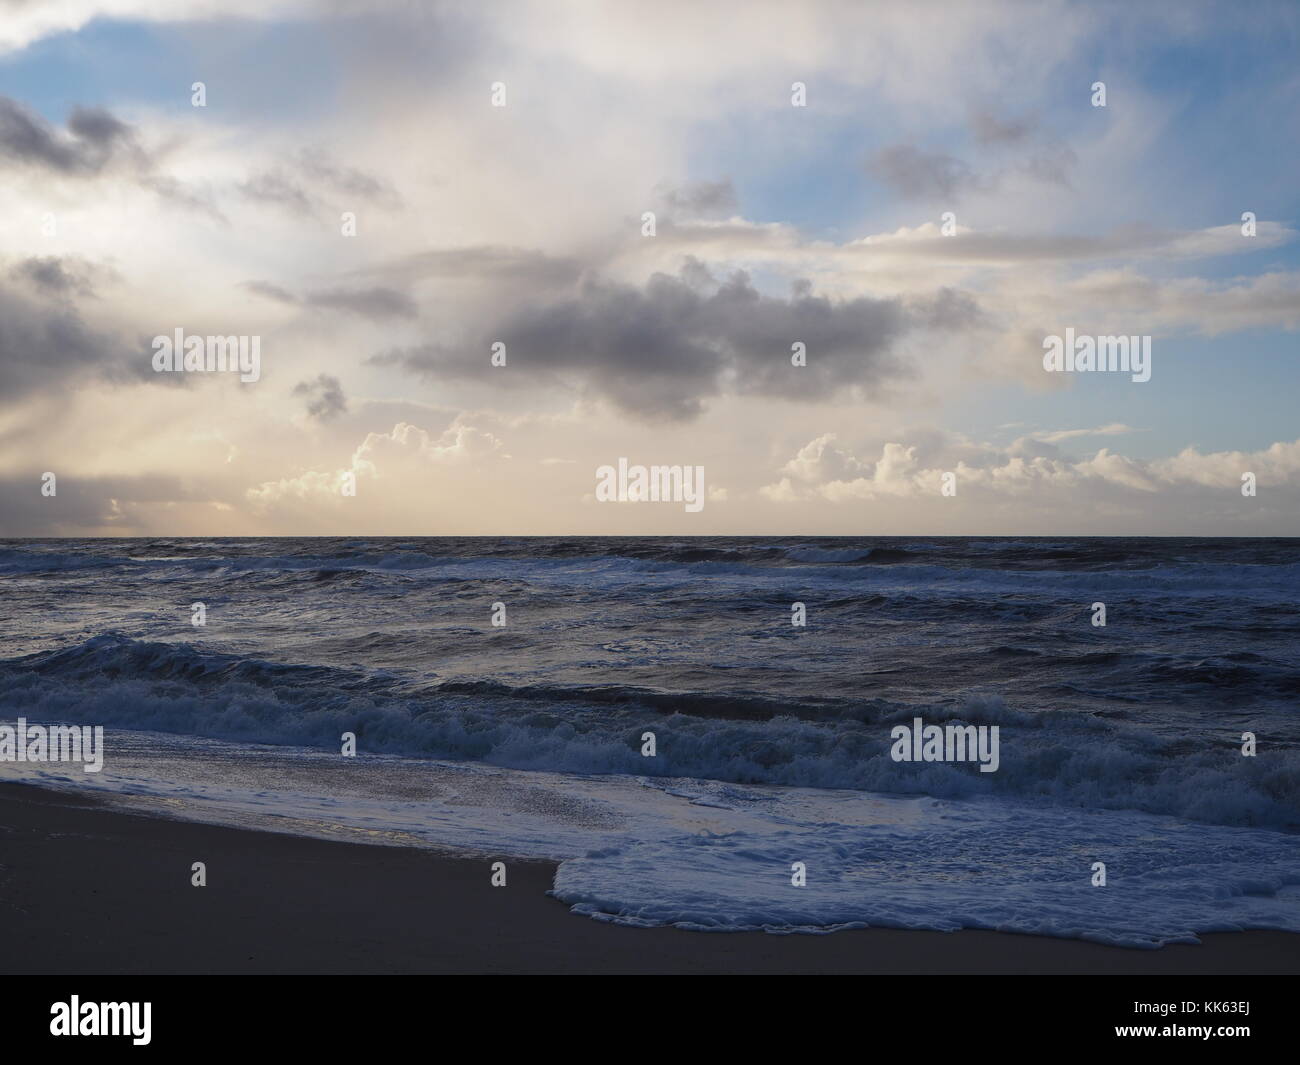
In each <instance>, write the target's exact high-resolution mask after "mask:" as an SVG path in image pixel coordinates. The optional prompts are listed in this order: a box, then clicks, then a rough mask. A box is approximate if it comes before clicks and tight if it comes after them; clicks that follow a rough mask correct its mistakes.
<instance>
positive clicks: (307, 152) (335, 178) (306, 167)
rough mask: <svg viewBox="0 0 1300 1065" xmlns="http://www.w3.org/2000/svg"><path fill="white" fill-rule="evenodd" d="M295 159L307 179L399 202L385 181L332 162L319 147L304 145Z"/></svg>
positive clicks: (342, 191)
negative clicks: (305, 146) (306, 146)
mask: <svg viewBox="0 0 1300 1065" xmlns="http://www.w3.org/2000/svg"><path fill="white" fill-rule="evenodd" d="M295 161H296V163H297V166H298V169H299V171H300V172H301V173H302V174H303V175H304V176H305V177H306V178H308V179H309V180H310V181H312V182H314V183H316V184H319V185H324V186H326V187H327V188H330V189H332V190H333V191H334V192H337V193H339V194H341V195H344V196H352V197H356V198H357V199H361V200H365V201H367V202H371V203H378V204H380V205H383V206H388V207H399V206H401V203H402V198H401V197H400V196H398V195H397V193H396V192H395V191H394V190H393V189H392V188H391V187H390V186H389V185H388V184H387V183H386V182H384V181H381V180H380V179H379V178H377V177H375V176H374V175H373V174H368V173H366V172H365V171H364V170H358V169H357V168H355V167H351V166H345V165H343V164H340V163H337V162H335V161H334V159H333V158H332V157H331V156H330V155H329V154H328V153H327V152H326V151H325V150H324V149H322V148H304V149H302V150H301V151H300V152H299V153H298V155H297V156H296V159H295Z"/></svg>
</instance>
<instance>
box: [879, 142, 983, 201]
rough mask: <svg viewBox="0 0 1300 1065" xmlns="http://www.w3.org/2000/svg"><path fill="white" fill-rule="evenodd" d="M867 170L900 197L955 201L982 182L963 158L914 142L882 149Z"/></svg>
mask: <svg viewBox="0 0 1300 1065" xmlns="http://www.w3.org/2000/svg"><path fill="white" fill-rule="evenodd" d="M867 169H868V170H869V171H870V172H871V173H872V174H873V175H874V176H875V177H877V178H879V179H880V180H881V181H883V182H884V183H885V184H886V185H888V186H889V187H890V188H891V189H893V190H894V191H895V192H897V193H898V194H899V195H900V196H906V197H908V198H911V199H922V198H926V197H930V198H940V199H945V200H953V199H956V198H958V197H959V196H961V195H962V194H963V193H965V192H967V191H969V190H971V189H975V188H979V187H980V184H981V183H980V180H979V178H978V177H977V175H976V174H975V172H974V171H973V170H971V168H970V167H969V166H967V165H966V164H965V163H964V162H962V161H961V160H960V159H957V158H955V157H954V156H951V155H945V154H943V153H942V152H927V151H923V150H922V149H920V148H917V147H915V146H914V145H911V144H895V145H893V146H892V147H889V148H884V149H881V150H880V151H879V152H877V153H876V154H875V155H873V156H872V157H871V159H870V160H869V161H868V164H867Z"/></svg>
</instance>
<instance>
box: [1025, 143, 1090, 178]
mask: <svg viewBox="0 0 1300 1065" xmlns="http://www.w3.org/2000/svg"><path fill="white" fill-rule="evenodd" d="M1078 161H1079V157H1078V156H1077V155H1075V154H1074V152H1073V151H1072V150H1071V149H1069V148H1067V147H1065V146H1064V145H1058V146H1055V147H1050V148H1042V149H1040V150H1038V151H1036V152H1034V154H1033V155H1031V156H1030V157H1029V158H1028V159H1026V160H1025V161H1024V162H1023V163H1022V164H1021V167H1020V168H1021V170H1022V171H1024V173H1026V174H1028V175H1029V176H1030V177H1032V178H1035V179H1036V180H1038V181H1044V182H1048V183H1049V184H1053V185H1063V186H1065V187H1066V188H1070V170H1071V169H1073V167H1074V164H1075V163H1077V162H1078Z"/></svg>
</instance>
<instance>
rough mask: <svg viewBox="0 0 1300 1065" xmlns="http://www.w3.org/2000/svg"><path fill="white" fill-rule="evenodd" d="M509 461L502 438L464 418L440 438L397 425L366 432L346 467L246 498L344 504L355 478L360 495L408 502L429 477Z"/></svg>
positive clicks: (270, 485)
mask: <svg viewBox="0 0 1300 1065" xmlns="http://www.w3.org/2000/svg"><path fill="white" fill-rule="evenodd" d="M509 458H510V455H509V454H507V453H506V450H505V445H504V444H503V443H502V442H501V440H500V439H499V438H498V437H496V436H495V435H493V434H492V433H490V432H487V431H485V430H482V429H478V428H475V427H474V426H472V425H469V424H468V423H467V422H465V421H463V420H462V419H460V418H457V419H456V420H455V421H453V422H452V424H451V425H450V426H448V427H447V429H445V430H444V431H443V432H442V433H441V434H439V435H438V436H433V435H432V434H430V433H429V432H427V431H426V430H424V429H421V428H419V427H418V426H415V425H411V424H410V423H409V422H398V423H397V424H396V425H395V426H393V428H392V431H391V432H387V433H368V434H366V438H365V439H364V440H363V441H362V442H361V443H360V444H359V445H358V446H357V448H356V450H355V451H354V452H353V453H352V461H351V462H350V463H349V464H348V466H346V467H344V468H342V469H338V470H307V471H305V472H303V473H301V474H299V475H297V476H296V477H283V478H280V479H279V480H277V481H264V482H263V483H261V484H260V485H257V486H256V487H254V488H250V489H248V491H247V492H246V493H245V496H246V498H247V500H248V501H249V503H251V504H252V505H253V507H254V508H255V509H258V510H265V509H267V508H269V507H274V506H276V505H279V504H282V503H286V502H298V503H302V502H307V503H317V504H318V503H327V504H331V505H334V504H340V503H342V502H343V501H344V500H346V499H347V498H349V497H347V496H344V495H343V491H342V489H343V486H344V485H345V483H347V481H348V480H349V476H348V475H351V480H352V481H353V482H354V483H355V484H356V485H357V486H358V487H357V495H358V496H360V495H361V494H362V492H363V490H364V492H365V494H366V495H368V496H369V495H372V494H373V493H374V492H379V493H381V494H382V493H383V492H385V491H387V492H388V493H390V494H391V495H394V496H395V497H396V498H399V499H400V498H409V493H410V491H411V486H412V485H418V484H426V483H429V476H430V474H433V473H437V472H438V471H444V472H445V471H451V470H462V471H463V470H474V469H477V468H480V467H483V466H485V465H490V464H495V463H497V462H500V461H502V460H506V459H509ZM363 482H365V483H366V487H364V489H363V487H362V483H363ZM380 482H383V484H386V485H387V486H388V487H387V488H384V487H383V485H381V483H380Z"/></svg>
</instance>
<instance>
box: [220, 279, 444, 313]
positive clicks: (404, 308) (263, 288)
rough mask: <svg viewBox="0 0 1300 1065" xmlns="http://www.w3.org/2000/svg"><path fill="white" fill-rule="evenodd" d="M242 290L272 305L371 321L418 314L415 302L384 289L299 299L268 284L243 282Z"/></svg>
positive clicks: (334, 292) (328, 290) (330, 291)
mask: <svg viewBox="0 0 1300 1065" xmlns="http://www.w3.org/2000/svg"><path fill="white" fill-rule="evenodd" d="M243 287H244V288H245V289H247V290H248V291H249V292H252V293H253V294H254V295H257V296H262V297H264V298H266V299H269V300H274V301H275V302H276V303H284V304H289V305H292V306H299V307H312V308H316V309H318V310H325V311H345V312H347V313H348V314H355V315H359V316H360V317H362V318H369V319H371V320H372V321H384V320H386V319H390V318H414V317H416V315H417V314H418V313H419V309H418V308H417V307H416V304H415V301H414V300H413V299H411V297H410V296H408V295H407V294H406V293H404V292H398V291H397V290H396V289H392V288H386V287H384V286H375V287H372V288H341V287H340V288H326V289H316V290H314V291H310V292H307V293H305V294H304V295H301V296H298V295H295V294H294V293H292V292H290V291H289V290H288V289H286V288H284V287H282V286H280V285H274V284H272V283H271V282H269V281H245V282H244V285H243Z"/></svg>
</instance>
